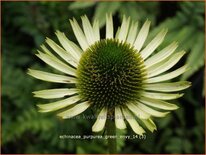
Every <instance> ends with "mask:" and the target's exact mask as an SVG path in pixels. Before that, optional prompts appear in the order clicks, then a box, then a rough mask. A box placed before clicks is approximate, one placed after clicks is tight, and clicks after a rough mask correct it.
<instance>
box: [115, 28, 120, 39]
mask: <svg viewBox="0 0 206 155" xmlns="http://www.w3.org/2000/svg"><path fill="white" fill-rule="evenodd" d="M119 32H120V27H118V28H117V32H116V35H115V39H118V36H119Z"/></svg>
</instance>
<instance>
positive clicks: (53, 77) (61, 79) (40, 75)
mask: <svg viewBox="0 0 206 155" xmlns="http://www.w3.org/2000/svg"><path fill="white" fill-rule="evenodd" d="M28 74H29V75H31V76H33V77H35V78H37V79H40V80H43V81H49V82H55V83H76V78H73V77H69V76H64V75H59V74H53V73H48V72H43V71H39V70H34V69H29V70H28Z"/></svg>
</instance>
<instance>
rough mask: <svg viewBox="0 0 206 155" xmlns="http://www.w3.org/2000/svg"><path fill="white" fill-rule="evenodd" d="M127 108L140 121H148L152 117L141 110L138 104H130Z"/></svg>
mask: <svg viewBox="0 0 206 155" xmlns="http://www.w3.org/2000/svg"><path fill="white" fill-rule="evenodd" d="M127 107H128V108H129V110H131V111H132V112H133V113H134V114H135V115H136V116H137V117H139V118H140V119H148V118H149V117H150V115H149V114H148V113H145V112H144V111H142V110H141V109H139V108H138V106H136V104H133V103H128V104H127Z"/></svg>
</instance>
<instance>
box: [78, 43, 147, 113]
mask: <svg viewBox="0 0 206 155" xmlns="http://www.w3.org/2000/svg"><path fill="white" fill-rule="evenodd" d="M144 77H145V72H144V63H143V59H142V58H141V56H140V54H139V53H138V52H137V51H136V50H135V49H133V48H132V47H131V46H130V45H129V44H126V43H120V42H119V41H118V40H114V39H106V40H101V41H99V42H96V43H95V44H94V45H92V46H90V48H88V49H87V50H86V51H85V52H84V53H83V55H82V58H81V60H80V63H79V66H78V68H77V78H78V83H77V88H79V90H80V92H79V93H80V95H81V96H82V98H83V99H85V100H88V101H89V102H91V103H92V105H93V107H94V108H98V109H100V108H103V107H108V108H113V107H115V106H117V105H125V104H126V103H128V102H130V101H133V100H136V99H137V98H138V97H139V92H140V91H141V90H142V84H143V81H144Z"/></svg>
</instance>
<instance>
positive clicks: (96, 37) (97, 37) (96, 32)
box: [93, 20, 100, 41]
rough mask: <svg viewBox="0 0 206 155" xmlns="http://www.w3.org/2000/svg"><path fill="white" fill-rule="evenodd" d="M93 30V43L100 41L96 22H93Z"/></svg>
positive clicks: (97, 22)
mask: <svg viewBox="0 0 206 155" xmlns="http://www.w3.org/2000/svg"><path fill="white" fill-rule="evenodd" d="M93 29H94V37H95V41H99V40H100V32H99V21H98V20H94V24H93Z"/></svg>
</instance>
